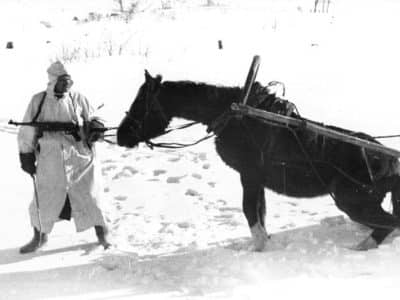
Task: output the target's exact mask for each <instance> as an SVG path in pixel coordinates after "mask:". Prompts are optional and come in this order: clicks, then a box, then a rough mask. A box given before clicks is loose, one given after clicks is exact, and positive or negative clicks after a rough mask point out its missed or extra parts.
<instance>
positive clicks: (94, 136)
mask: <svg viewBox="0 0 400 300" xmlns="http://www.w3.org/2000/svg"><path fill="white" fill-rule="evenodd" d="M104 129H105V126H104V124H103V123H102V122H101V121H100V120H99V119H93V120H91V121H88V122H86V123H85V125H84V131H85V136H86V142H87V144H88V145H89V146H91V145H93V143H94V142H97V141H98V140H100V139H102V138H103V137H104Z"/></svg>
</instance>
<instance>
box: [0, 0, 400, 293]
mask: <svg viewBox="0 0 400 300" xmlns="http://www.w3.org/2000/svg"><path fill="white" fill-rule="evenodd" d="M167 2H168V3H167ZM348 2H349V1H339V0H337V1H332V4H331V8H330V12H329V13H327V14H322V13H316V14H314V13H310V10H311V9H312V8H313V4H314V1H306V0H302V1H300V0H298V1H294V0H292V1H289V0H287V1H273V0H268V1H255V0H252V1H238V0H237V1H235V0H231V1H228V0H225V1H222V0H221V1H217V0H216V1H214V3H215V4H214V5H209V6H207V5H204V4H205V3H206V1H191V2H189V1H178V0H176V1H141V2H140V4H141V5H140V9H139V10H138V12H137V13H136V14H135V15H134V16H133V18H132V20H131V21H130V22H125V21H119V20H118V19H110V18H106V17H103V18H102V19H101V20H99V21H93V22H84V21H82V20H84V18H86V17H87V16H88V13H89V12H95V13H101V14H103V16H105V15H106V14H107V13H111V12H113V11H114V10H115V9H116V7H115V5H114V4H115V3H113V1H111V0H108V1H106V0H101V1H100V0H96V1H94V0H92V1H77V0H74V1H73V0H69V1H65V0H64V1H63V0H57V1H56V0H52V1H50V0H40V1H39V0H37V1H35V2H32V1H27V0H19V1H11V0H2V1H1V4H0V28H1V29H0V66H1V68H0V80H1V82H2V83H3V84H2V91H1V95H2V103H3V104H2V110H1V112H0V138H1V139H2V150H1V151H2V152H1V154H2V155H1V156H0V160H1V161H0V165H1V166H3V172H2V173H1V175H0V184H1V194H2V200H3V201H2V207H3V209H1V210H0V220H1V221H0V236H1V239H0V291H1V293H0V299H68V300H70V299H174V298H183V299H260V298H261V299H264V298H267V297H268V298H272V299H293V298H297V299H317V298H318V299H321V298H323V299H337V298H339V297H340V298H343V297H346V298H351V297H353V298H356V297H357V298H363V299H372V298H377V297H382V296H385V295H388V296H392V297H393V296H394V295H397V294H398V292H399V287H398V283H397V281H398V280H397V279H398V278H399V275H400V271H399V270H400V268H399V267H400V260H399V259H398V254H399V252H400V238H399V236H398V232H397V231H396V232H395V233H394V234H392V235H391V236H390V237H389V238H388V239H387V240H386V241H385V242H384V244H383V245H381V246H380V247H379V248H378V249H376V250H370V251H368V252H357V251H354V250H352V249H351V247H352V246H354V245H356V244H357V243H358V242H359V241H361V240H363V239H364V238H365V237H366V236H368V234H369V233H370V231H369V230H368V229H367V228H365V227H363V226H361V225H358V224H356V223H353V222H351V221H350V220H349V219H348V218H347V216H345V215H344V214H342V213H341V212H340V211H339V210H338V209H337V208H336V207H335V205H334V203H333V200H332V199H330V198H329V197H320V198H314V199H293V198H288V197H284V196H281V195H277V194H275V193H273V192H271V191H266V197H267V219H266V222H267V229H268V232H269V234H271V240H270V242H269V245H268V247H267V249H266V250H265V251H264V252H261V253H255V252H251V251H249V246H250V231H249V229H248V226H247V222H246V219H245V217H244V215H243V213H242V210H241V187H240V183H239V178H238V174H237V173H236V172H234V171H233V170H231V169H229V168H228V167H227V166H225V165H224V163H223V162H222V161H221V160H220V159H219V157H218V156H217V154H216V152H215V149H214V146H213V141H212V140H208V141H205V142H203V143H201V144H199V145H196V146H193V147H190V148H186V149H182V150H165V149H164V150H161V149H156V150H150V149H148V148H146V147H145V146H140V147H138V148H135V149H125V148H120V147H117V146H114V145H109V144H106V143H100V144H98V150H99V151H98V152H99V162H100V164H101V167H102V174H103V181H104V194H105V197H106V199H107V200H108V207H107V209H106V213H107V217H108V218H109V221H110V224H111V230H112V240H113V243H114V244H115V245H116V247H114V248H113V249H111V250H108V251H103V250H102V249H100V248H99V247H97V246H96V244H95V241H96V240H95V235H94V231H93V230H88V231H85V232H83V233H76V232H75V228H74V226H73V225H72V224H71V223H68V222H60V223H57V225H56V226H55V228H54V230H53V232H52V233H51V234H50V237H49V242H48V244H47V245H46V246H45V247H44V248H43V249H41V250H40V251H38V252H37V253H34V254H28V255H20V254H18V248H19V247H20V246H21V245H23V244H24V243H25V242H27V241H28V240H29V239H30V238H31V234H32V232H31V228H30V225H29V217H28V205H29V202H30V200H31V199H32V193H33V184H32V180H31V179H30V177H29V176H27V175H25V174H23V172H22V171H21V170H20V169H19V162H18V155H17V153H18V152H17V145H16V135H15V133H16V130H15V128H12V127H10V126H9V125H7V121H8V119H11V118H12V119H16V120H20V119H21V118H22V115H23V112H24V110H25V106H26V105H27V102H28V100H29V98H30V97H31V96H32V94H33V93H36V92H38V91H39V90H41V89H44V88H45V86H46V83H47V82H46V81H47V78H46V73H45V70H46V68H47V66H48V64H49V62H50V61H51V60H54V59H55V58H57V57H58V58H64V59H70V61H69V64H68V67H69V68H70V71H71V73H72V76H73V79H74V81H75V87H76V88H77V89H78V90H80V91H82V92H83V93H84V94H86V95H87V96H88V98H89V99H91V101H92V102H93V104H94V105H95V106H99V105H100V104H102V103H104V104H105V106H104V108H101V109H100V111H99V112H101V113H102V114H103V115H104V117H105V118H106V119H107V123H108V124H107V125H110V126H115V125H118V122H119V121H120V119H121V118H122V117H123V115H124V112H125V111H126V110H127V109H128V108H129V105H130V103H131V101H132V100H133V98H134V96H135V94H136V91H137V89H138V87H139V86H140V84H141V83H142V82H143V80H144V76H143V71H144V69H145V68H146V69H148V70H149V71H150V72H151V73H152V74H153V75H154V74H158V73H159V74H162V75H163V77H164V78H165V79H168V80H178V79H189V80H197V81H206V82H210V83H215V84H221V85H242V84H243V83H244V79H245V75H246V72H247V70H248V67H249V65H250V62H251V58H252V56H253V55H254V54H259V55H261V59H262V62H261V67H260V70H259V74H258V80H260V81H261V82H265V83H267V82H268V81H271V80H280V81H282V82H284V83H285V85H286V88H287V97H288V98H289V99H291V100H292V101H293V102H295V103H296V105H297V107H298V109H299V110H300V112H301V114H302V115H304V116H306V117H308V118H311V119H315V120H318V121H323V122H325V123H327V124H334V125H338V126H342V127H345V128H349V129H353V130H360V131H365V132H368V133H370V134H372V135H384V134H394V133H397V132H398V130H399V123H398V107H399V106H398V104H397V100H398V99H399V98H400V97H399V96H400V91H399V89H398V88H397V79H398V78H399V74H398V72H399V71H398V70H399V69H400V68H399V64H400V63H399V59H398V53H399V50H400V43H399V42H398V39H397V38H396V37H397V36H396V33H397V32H396V29H397V28H398V26H399V25H400V24H399V22H400V21H399V19H398V13H399V9H400V7H399V4H398V3H397V2H396V1H392V0H385V1H382V0H381V1H377V0H369V1H358V0H357V1H351V3H348ZM163 7H164V9H162V8H163ZM166 7H170V8H169V9H166ZM73 17H77V18H78V19H79V20H80V21H73ZM218 40H221V41H222V43H223V49H222V50H219V49H218V47H217V45H218ZM7 41H13V42H14V46H15V48H14V49H5V45H6V42H7ZM74 51H75V52H74ZM73 52H74V53H76V55H75V56H74V55H73ZM110 54H111V55H110ZM182 122H183V121H182V120H176V121H175V123H177V124H178V123H182ZM205 134H206V132H205V128H204V127H203V126H195V127H193V128H189V129H185V130H184V131H179V132H174V133H171V134H169V135H168V136H166V137H163V138H160V140H163V141H177V142H192V141H194V140H196V139H197V138H200V137H203V136H204V135H205ZM385 144H387V145H389V146H392V147H394V148H397V149H399V148H400V145H399V140H398V139H397V140H396V139H393V140H387V141H386V140H385ZM385 206H386V207H388V209H389V205H388V203H385Z"/></svg>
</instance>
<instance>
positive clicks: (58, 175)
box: [18, 76, 105, 233]
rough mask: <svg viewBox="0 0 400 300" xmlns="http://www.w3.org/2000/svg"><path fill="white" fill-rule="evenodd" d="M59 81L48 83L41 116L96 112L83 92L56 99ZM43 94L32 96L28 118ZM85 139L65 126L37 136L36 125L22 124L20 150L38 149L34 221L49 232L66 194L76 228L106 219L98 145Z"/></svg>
mask: <svg viewBox="0 0 400 300" xmlns="http://www.w3.org/2000/svg"><path fill="white" fill-rule="evenodd" d="M50 78H51V76H50ZM54 85H55V78H53V80H51V81H50V82H49V84H48V88H47V90H46V93H47V94H46V97H45V99H44V102H43V105H42V109H41V111H40V114H39V116H38V118H37V120H36V121H37V122H41V121H42V122H44V121H60V122H71V121H72V122H76V123H78V124H80V125H82V124H83V122H84V121H88V120H90V119H91V118H92V117H93V116H92V114H93V109H92V108H91V106H90V104H89V102H88V100H87V99H86V98H85V97H84V96H83V95H81V94H80V93H78V92H73V91H69V92H67V93H65V95H64V96H63V97H62V98H61V99H57V98H56V97H54V93H53V89H54ZM42 98H43V93H39V94H36V95H34V96H33V98H32V100H31V101H30V103H29V106H28V108H27V111H26V113H25V116H24V119H23V121H24V122H30V121H32V119H33V118H34V116H35V115H36V113H37V111H38V107H39V104H40V102H41V100H42ZM84 140H85V139H82V141H76V140H75V139H74V137H72V136H71V135H67V134H65V133H62V132H43V135H42V137H38V130H37V129H35V128H33V127H29V126H22V127H21V128H20V131H19V133H18V146H19V151H20V153H27V152H35V154H36V160H37V174H36V183H37V192H38V200H39V209H40V223H39V217H38V216H39V215H38V211H37V206H36V201H35V199H34V201H32V203H31V205H30V208H29V212H30V218H31V224H32V226H34V227H36V228H38V229H40V230H41V231H42V232H44V233H49V232H50V231H51V230H52V228H53V225H54V223H55V222H57V221H59V220H60V219H59V215H60V212H61V211H62V208H63V206H64V204H65V200H66V196H67V194H68V197H69V199H70V203H71V209H72V213H71V216H72V218H73V219H74V221H75V225H76V229H77V231H83V230H86V229H88V228H89V227H92V226H95V225H100V226H104V225H105V223H104V218H103V214H102V211H101V209H100V197H101V194H102V187H101V185H100V184H99V180H100V179H101V178H100V176H101V173H100V170H99V167H98V166H97V165H96V163H95V148H94V147H92V149H89V147H88V146H87V145H86V143H85V141H84ZM38 146H39V147H38ZM34 197H35V195H34Z"/></svg>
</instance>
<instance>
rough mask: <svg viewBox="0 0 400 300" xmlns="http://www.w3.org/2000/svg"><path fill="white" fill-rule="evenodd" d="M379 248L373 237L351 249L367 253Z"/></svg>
mask: <svg viewBox="0 0 400 300" xmlns="http://www.w3.org/2000/svg"><path fill="white" fill-rule="evenodd" d="M376 248H378V243H377V242H376V241H375V240H374V239H373V238H372V237H370V236H369V237H367V238H366V239H365V240H363V241H362V242H361V243H359V244H358V245H356V246H354V247H352V248H350V249H352V250H356V251H367V250H371V249H376Z"/></svg>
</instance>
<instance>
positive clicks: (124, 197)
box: [114, 195, 128, 201]
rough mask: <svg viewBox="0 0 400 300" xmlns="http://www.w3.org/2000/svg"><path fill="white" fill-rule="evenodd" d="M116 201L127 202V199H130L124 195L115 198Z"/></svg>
mask: <svg viewBox="0 0 400 300" xmlns="http://www.w3.org/2000/svg"><path fill="white" fill-rule="evenodd" d="M114 199H115V200H117V201H125V200H126V199H128V197H127V196H123V195H118V196H115V197H114Z"/></svg>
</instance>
